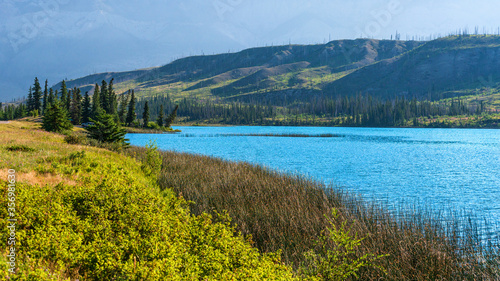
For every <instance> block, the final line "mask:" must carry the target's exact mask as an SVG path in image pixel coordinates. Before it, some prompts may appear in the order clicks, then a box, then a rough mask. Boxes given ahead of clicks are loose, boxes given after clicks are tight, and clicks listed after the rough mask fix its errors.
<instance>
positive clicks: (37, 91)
mask: <svg viewBox="0 0 500 281" xmlns="http://www.w3.org/2000/svg"><path fill="white" fill-rule="evenodd" d="M42 95H43V94H42V87H41V86H40V82H39V81H38V77H35V84H34V85H33V110H37V111H38V112H41V111H42V103H41V100H42Z"/></svg>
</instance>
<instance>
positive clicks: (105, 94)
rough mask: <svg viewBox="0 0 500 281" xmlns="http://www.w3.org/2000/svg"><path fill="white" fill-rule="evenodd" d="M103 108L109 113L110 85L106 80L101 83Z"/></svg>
mask: <svg viewBox="0 0 500 281" xmlns="http://www.w3.org/2000/svg"><path fill="white" fill-rule="evenodd" d="M101 108H102V109H103V110H104V111H105V112H106V113H109V111H110V110H109V100H108V83H106V81H105V80H102V82H101Z"/></svg>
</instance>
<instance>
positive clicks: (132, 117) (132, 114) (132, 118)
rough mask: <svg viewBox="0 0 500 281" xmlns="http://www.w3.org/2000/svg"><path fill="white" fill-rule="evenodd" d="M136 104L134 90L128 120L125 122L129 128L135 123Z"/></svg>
mask: <svg viewBox="0 0 500 281" xmlns="http://www.w3.org/2000/svg"><path fill="white" fill-rule="evenodd" d="M135 103H136V100H135V94H134V90H132V95H131V96H130V102H129V104H128V111H127V119H126V120H125V122H126V123H127V125H129V126H130V125H131V124H132V123H133V122H134V121H135Z"/></svg>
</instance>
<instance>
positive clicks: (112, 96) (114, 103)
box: [107, 78, 118, 115]
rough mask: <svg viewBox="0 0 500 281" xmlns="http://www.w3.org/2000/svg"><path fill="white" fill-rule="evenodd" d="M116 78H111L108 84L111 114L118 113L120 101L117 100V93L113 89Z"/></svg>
mask: <svg viewBox="0 0 500 281" xmlns="http://www.w3.org/2000/svg"><path fill="white" fill-rule="evenodd" d="M114 80H115V79H114V78H111V81H109V85H108V98H107V100H108V104H109V112H108V113H109V114H112V115H115V114H117V107H118V101H117V100H116V93H115V90H114V89H113V81H114Z"/></svg>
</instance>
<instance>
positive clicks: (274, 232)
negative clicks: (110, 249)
mask: <svg viewBox="0 0 500 281" xmlns="http://www.w3.org/2000/svg"><path fill="white" fill-rule="evenodd" d="M144 152H145V149H144V148H137V147H132V148H130V149H128V150H126V151H125V152H124V153H126V154H129V155H132V156H135V157H136V158H138V159H140V160H143V159H142V158H143V157H144V155H145V153H144ZM161 154H162V158H163V165H162V171H161V174H160V176H159V178H158V183H159V185H160V187H161V188H164V189H165V188H171V189H173V190H175V191H176V192H177V193H178V194H180V195H182V196H183V197H184V198H186V199H188V200H191V201H193V202H194V203H193V204H192V205H191V211H192V213H194V214H200V213H202V212H208V213H214V212H223V211H227V212H228V213H229V215H230V216H231V218H232V219H233V222H234V223H235V224H236V225H237V230H239V231H240V232H241V233H242V234H244V235H251V236H252V240H253V242H254V244H255V246H256V247H257V248H259V249H260V250H261V251H262V252H269V251H277V250H282V256H283V260H284V261H285V262H287V263H288V264H291V265H293V266H294V268H295V269H298V268H299V267H300V265H301V263H302V262H304V256H303V253H304V252H306V251H308V250H310V249H315V248H316V247H318V246H317V245H316V244H315V241H316V240H317V238H318V237H319V236H320V235H321V234H322V233H323V231H324V230H325V229H326V227H327V226H328V220H327V217H328V215H329V214H331V210H332V208H336V209H338V210H339V213H340V217H339V219H338V220H337V221H336V223H338V224H339V225H340V224H341V223H342V222H343V221H347V222H348V224H349V226H351V227H352V231H353V232H356V233H357V234H358V236H359V237H366V238H365V239H364V240H363V242H362V245H361V247H360V248H359V249H358V252H357V253H356V255H357V256H362V255H363V254H366V253H372V254H376V255H380V254H389V255H388V256H387V257H384V258H383V259H381V260H379V261H378V263H379V265H381V266H383V267H384V268H385V269H386V273H384V272H382V271H381V270H378V269H376V268H363V269H362V270H361V271H360V272H359V273H360V279H361V280H500V273H499V263H500V261H499V259H498V246H491V245H490V247H485V246H484V245H482V244H481V236H480V235H479V230H478V229H477V228H476V227H475V226H474V224H473V223H471V224H467V223H464V222H466V221H467V219H468V218H467V217H461V218H457V219H456V220H454V221H451V222H448V223H447V224H443V223H441V222H440V221H439V220H438V219H437V218H436V217H435V216H434V212H431V211H427V212H426V211H420V210H414V211H405V210H400V212H399V213H400V215H399V216H397V217H396V216H395V215H391V213H390V212H387V211H386V210H384V208H382V207H380V206H375V205H373V204H368V203H367V202H365V201H363V200H362V199H359V198H358V197H356V196H353V195H351V194H348V193H345V192H343V191H341V190H339V189H336V188H331V187H330V188H327V187H325V186H324V185H323V184H322V183H320V182H317V181H314V180H311V179H307V178H304V177H300V176H293V175H286V174H282V173H279V172H275V171H272V170H269V169H266V168H263V167H260V166H255V165H250V164H248V163H235V162H229V161H224V160H221V159H216V158H212V157H206V156H199V155H190V154H182V153H175V152H162V153H161ZM330 246H332V248H333V245H330Z"/></svg>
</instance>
